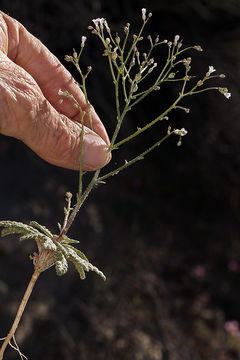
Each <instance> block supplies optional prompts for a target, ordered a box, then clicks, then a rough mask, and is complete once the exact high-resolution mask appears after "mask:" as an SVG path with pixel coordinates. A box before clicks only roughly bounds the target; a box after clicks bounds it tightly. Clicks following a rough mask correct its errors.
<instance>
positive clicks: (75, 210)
mask: <svg viewBox="0 0 240 360" xmlns="http://www.w3.org/2000/svg"><path fill="white" fill-rule="evenodd" d="M99 173H100V170H97V171H95V173H94V175H93V177H92V180H91V181H90V183H89V184H88V187H87V188H86V190H85V191H84V193H83V194H82V195H81V197H80V198H78V200H77V203H76V204H75V206H74V209H73V211H72V213H71V215H70V216H69V219H68V222H67V224H66V226H65V227H64V228H63V229H62V231H61V233H60V235H59V237H58V241H61V238H62V237H63V236H64V235H66V233H67V231H68V230H69V228H70V226H71V225H72V223H73V221H74V219H75V217H76V215H77V213H78V211H79V209H80V208H81V206H82V204H83V203H84V201H85V200H86V198H87V197H88V195H89V193H90V192H91V190H92V188H93V187H94V185H95V184H96V183H97V182H98V176H99ZM0 360H1V358H0Z"/></svg>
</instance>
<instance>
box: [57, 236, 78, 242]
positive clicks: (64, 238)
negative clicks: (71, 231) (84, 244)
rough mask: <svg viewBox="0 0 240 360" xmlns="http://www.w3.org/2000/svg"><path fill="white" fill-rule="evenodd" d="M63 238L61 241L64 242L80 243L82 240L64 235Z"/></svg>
mask: <svg viewBox="0 0 240 360" xmlns="http://www.w3.org/2000/svg"><path fill="white" fill-rule="evenodd" d="M62 239H63V240H62V241H61V242H62V243H64V244H79V242H80V241H78V240H74V239H70V238H69V237H68V236H66V235H64V236H63V238H62Z"/></svg>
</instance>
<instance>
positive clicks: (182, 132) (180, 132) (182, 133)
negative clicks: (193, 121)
mask: <svg viewBox="0 0 240 360" xmlns="http://www.w3.org/2000/svg"><path fill="white" fill-rule="evenodd" d="M173 132H174V134H176V135H179V136H185V135H187V133H188V132H187V130H186V129H184V128H182V129H174V130H173Z"/></svg>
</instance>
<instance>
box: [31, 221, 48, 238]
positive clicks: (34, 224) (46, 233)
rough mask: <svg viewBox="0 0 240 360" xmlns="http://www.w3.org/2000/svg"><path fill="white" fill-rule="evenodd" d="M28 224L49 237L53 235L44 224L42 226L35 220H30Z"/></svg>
mask: <svg viewBox="0 0 240 360" xmlns="http://www.w3.org/2000/svg"><path fill="white" fill-rule="evenodd" d="M29 225H30V226H32V227H34V228H36V229H38V230H41V231H42V232H43V233H44V234H45V235H47V236H48V237H50V238H52V237H53V234H52V233H51V231H49V230H48V229H47V228H46V226H43V225H41V224H39V223H38V222H37V221H30V223H29Z"/></svg>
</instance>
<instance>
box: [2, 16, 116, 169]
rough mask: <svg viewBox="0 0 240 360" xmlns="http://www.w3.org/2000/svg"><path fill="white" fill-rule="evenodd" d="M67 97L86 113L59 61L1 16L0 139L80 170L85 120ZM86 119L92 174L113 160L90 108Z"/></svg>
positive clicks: (85, 163)
mask: <svg viewBox="0 0 240 360" xmlns="http://www.w3.org/2000/svg"><path fill="white" fill-rule="evenodd" d="M59 89H61V90H62V91H66V90H67V91H69V92H70V93H71V94H72V95H73V96H74V97H75V98H76V99H77V101H78V102H79V104H80V105H81V107H82V109H83V110H84V109H86V105H85V101H84V96H83V93H82V92H81V90H80V88H79V86H78V85H76V83H75V82H74V79H73V77H72V76H71V74H70V73H69V72H68V71H67V70H66V69H65V68H64V66H63V65H62V64H61V63H60V62H59V61H58V59H57V58H56V57H55V56H54V55H53V54H52V53H51V52H50V51H49V50H48V49H47V48H46V47H45V46H44V45H43V44H42V43H41V42H40V41H39V40H38V39H37V38H35V37H34V36H33V35H31V34H30V33H29V32H28V31H27V30H26V29H25V28H24V26H23V25H22V24H20V23H19V22H18V21H16V20H15V19H13V18H11V17H9V16H7V15H6V14H4V13H3V12H0V109H1V111H0V133H1V134H3V135H7V136H12V137H15V138H17V139H20V140H21V141H23V142H24V143H25V144H26V145H27V146H29V147H30V148H31V149H32V150H33V151H34V152H36V153H37V154H38V155H39V156H40V157H41V158H43V159H44V160H46V161H47V162H49V163H51V164H54V165H57V166H61V167H65V168H69V169H75V170H77V169H78V168H79V153H80V135H81V124H80V122H81V119H80V114H79V110H77V109H76V108H75V107H74V106H73V103H72V101H71V100H69V99H67V98H63V102H62V103H61V104H60V102H59V100H60V96H59V95H58V91H59ZM91 114H92V120H93V129H94V131H92V130H90V129H89V121H88V118H87V116H85V119H84V121H85V124H84V125H85V126H84V142H83V168H84V170H89V171H93V170H96V169H98V168H101V167H103V166H104V165H105V164H106V163H107V162H108V161H109V160H110V154H109V152H108V145H109V139H108V136H107V133H106V131H105V128H104V126H103V124H102V123H101V121H100V119H99V117H98V116H97V114H96V112H95V111H94V109H93V108H92V107H91Z"/></svg>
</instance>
